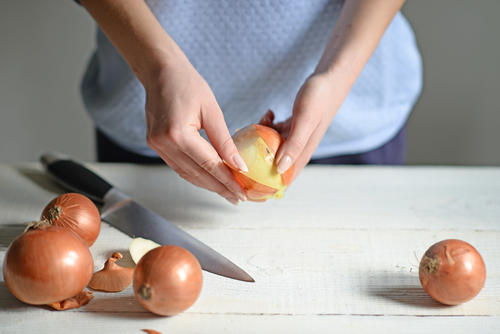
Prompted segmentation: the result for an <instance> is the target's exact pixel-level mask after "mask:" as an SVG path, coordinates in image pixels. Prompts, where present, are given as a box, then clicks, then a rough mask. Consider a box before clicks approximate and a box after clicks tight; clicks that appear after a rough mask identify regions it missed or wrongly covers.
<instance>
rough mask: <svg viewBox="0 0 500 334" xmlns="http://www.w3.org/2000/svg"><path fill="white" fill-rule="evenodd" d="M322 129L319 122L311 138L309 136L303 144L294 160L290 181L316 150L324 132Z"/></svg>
mask: <svg viewBox="0 0 500 334" xmlns="http://www.w3.org/2000/svg"><path fill="white" fill-rule="evenodd" d="M322 129H323V127H322V126H321V123H320V124H318V126H317V127H316V129H315V130H314V131H313V134H312V135H311V138H309V141H308V142H307V144H306V145H305V147H304V150H303V151H302V154H301V155H300V156H299V157H298V158H297V160H296V161H295V164H294V167H293V173H294V175H293V177H292V181H293V180H295V178H296V177H297V176H298V175H299V174H300V171H302V169H303V168H304V167H305V166H306V165H307V164H308V163H309V160H311V157H312V155H313V153H314V151H315V150H316V148H317V147H318V145H319V142H320V141H321V138H322V134H323V133H324V131H322Z"/></svg>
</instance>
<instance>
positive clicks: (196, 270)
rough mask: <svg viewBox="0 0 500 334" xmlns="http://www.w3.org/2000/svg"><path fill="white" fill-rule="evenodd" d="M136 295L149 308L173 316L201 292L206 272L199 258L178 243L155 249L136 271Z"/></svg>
mask: <svg viewBox="0 0 500 334" xmlns="http://www.w3.org/2000/svg"><path fill="white" fill-rule="evenodd" d="M133 282H134V283H133V284H134V293H135V297H136V299H137V300H138V301H139V303H141V305H142V306H144V307H145V308H146V309H147V310H149V311H151V312H153V313H155V314H158V315H164V316H170V315H174V314H177V313H180V312H182V311H184V310H186V309H188V308H189V307H190V306H191V305H193V303H194V302H195V301H196V299H197V298H198V296H199V295H200V292H201V287H202V283H203V275H202V272H201V266H200V263H199V262H198V260H197V259H196V258H195V257H194V255H193V254H191V253H190V252H189V251H188V250H186V249H184V248H182V247H178V246H171V245H169V246H161V247H157V248H154V249H152V250H151V251H149V252H148V253H147V254H146V255H144V256H143V257H142V258H141V259H140V260H139V263H137V266H136V268H135V271H134V280H133Z"/></svg>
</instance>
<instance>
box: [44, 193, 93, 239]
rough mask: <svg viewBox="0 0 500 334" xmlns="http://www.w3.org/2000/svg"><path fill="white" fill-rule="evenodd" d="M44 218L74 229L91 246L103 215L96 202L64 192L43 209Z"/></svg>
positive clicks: (56, 224) (79, 195)
mask: <svg viewBox="0 0 500 334" xmlns="http://www.w3.org/2000/svg"><path fill="white" fill-rule="evenodd" d="M41 219H42V220H46V221H48V222H49V223H51V224H52V225H55V226H61V227H65V228H69V229H71V230H73V231H74V232H75V233H76V234H78V235H79V236H80V238H82V239H83V240H84V241H85V242H86V243H87V245H88V246H89V247H90V246H92V244H93V243H94V242H95V241H96V239H97V237H98V236H99V232H100V230H101V216H100V214H99V210H97V207H96V206H95V204H94V203H93V202H92V201H91V200H90V199H89V198H87V197H86V196H84V195H81V194H77V193H67V194H62V195H60V196H58V197H56V198H54V199H53V200H52V201H50V203H49V204H47V206H45V208H44V209H43V212H42V217H41Z"/></svg>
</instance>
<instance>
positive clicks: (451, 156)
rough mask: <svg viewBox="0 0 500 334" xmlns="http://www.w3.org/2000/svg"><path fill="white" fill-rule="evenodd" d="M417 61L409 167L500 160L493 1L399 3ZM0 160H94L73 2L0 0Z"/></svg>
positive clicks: (86, 33)
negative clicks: (420, 85)
mask: <svg viewBox="0 0 500 334" xmlns="http://www.w3.org/2000/svg"><path fill="white" fill-rule="evenodd" d="M404 13H405V14H406V15H407V17H408V18H409V20H410V21H411V23H412V25H413V27H414V29H415V31H416V34H417V38H418V41H419V45H420V48H421V51H422V54H423V59H424V91H423V94H422V96H421V98H420V100H419V102H418V103H417V105H416V107H415V110H414V112H413V114H412V116H411V118H410V120H409V152H408V155H409V156H408V158H409V163H412V164H460V165H500V148H499V146H500V129H499V127H500V107H499V103H498V98H499V97H500V85H499V82H498V78H500V66H499V65H498V63H499V60H500V43H499V41H500V40H499V37H498V35H499V33H500V21H499V20H497V15H498V13H500V1H497V0H478V1H468V0H460V1H458V0H440V1H433V0H408V2H407V3H406V5H405V7H404ZM0 31H1V33H0V162H20V161H33V160H36V159H37V158H38V156H39V155H40V153H42V152H44V151H46V150H59V151H62V152H67V153H70V154H72V155H73V156H75V157H77V158H79V159H82V160H94V138H93V130H92V124H91V122H90V120H89V119H88V117H87V115H86V113H85V112H84V109H83V105H82V102H81V100H80V97H79V93H78V85H79V81H80V78H81V75H82V72H83V69H84V67H85V64H86V62H87V60H88V58H89V55H90V53H91V51H92V48H93V39H94V25H93V22H92V20H91V19H90V17H89V16H88V15H87V13H86V12H85V11H84V10H83V9H81V8H79V7H78V6H77V5H75V4H74V3H73V2H72V1H70V0H66V1H60V0H59V1H58V0H45V1H27V0H18V1H2V2H0Z"/></svg>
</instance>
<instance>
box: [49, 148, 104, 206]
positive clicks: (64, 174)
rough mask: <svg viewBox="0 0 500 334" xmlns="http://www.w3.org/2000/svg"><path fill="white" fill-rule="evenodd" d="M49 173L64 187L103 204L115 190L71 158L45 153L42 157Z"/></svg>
mask: <svg viewBox="0 0 500 334" xmlns="http://www.w3.org/2000/svg"><path fill="white" fill-rule="evenodd" d="M40 161H41V162H42V164H43V165H44V167H45V169H46V170H47V172H48V173H49V174H50V175H51V176H52V177H53V178H54V179H55V180H56V181H57V182H58V183H59V184H61V185H62V186H63V187H65V188H67V189H69V190H71V191H74V192H78V193H82V194H84V195H86V196H88V197H90V198H91V199H93V200H94V201H96V202H99V203H102V202H103V199H104V196H105V195H106V193H107V192H108V191H109V190H110V189H111V188H113V186H112V185H111V184H109V183H108V182H107V181H106V180H104V179H103V178H102V177H100V176H99V175H97V174H95V173H94V172H92V171H91V170H89V169H87V168H86V167H84V166H83V165H82V164H80V163H78V162H76V161H73V160H71V158H69V157H67V156H64V155H61V154H57V153H45V154H43V155H42V156H41V157H40Z"/></svg>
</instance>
